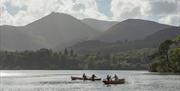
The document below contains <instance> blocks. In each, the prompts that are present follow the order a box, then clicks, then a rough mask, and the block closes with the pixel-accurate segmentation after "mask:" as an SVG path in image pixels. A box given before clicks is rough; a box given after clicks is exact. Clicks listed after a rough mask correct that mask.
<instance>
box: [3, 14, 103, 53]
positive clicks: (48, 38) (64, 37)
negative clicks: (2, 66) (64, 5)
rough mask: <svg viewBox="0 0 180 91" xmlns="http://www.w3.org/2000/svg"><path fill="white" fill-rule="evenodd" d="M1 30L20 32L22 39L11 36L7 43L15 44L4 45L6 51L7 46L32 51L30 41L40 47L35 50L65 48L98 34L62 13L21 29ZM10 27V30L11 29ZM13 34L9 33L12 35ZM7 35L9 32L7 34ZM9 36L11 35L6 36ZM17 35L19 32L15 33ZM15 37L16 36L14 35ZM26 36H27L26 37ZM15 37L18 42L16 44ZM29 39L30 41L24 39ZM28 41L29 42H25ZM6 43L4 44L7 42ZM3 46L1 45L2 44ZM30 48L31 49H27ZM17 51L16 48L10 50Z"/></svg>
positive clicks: (6, 28) (5, 28) (4, 28)
mask: <svg viewBox="0 0 180 91" xmlns="http://www.w3.org/2000/svg"><path fill="white" fill-rule="evenodd" d="M1 27H2V28H1V30H6V31H14V32H17V31H22V32H23V34H24V35H23V38H22V37H20V36H11V38H10V40H9V41H16V42H15V43H6V45H5V46H6V47H7V48H6V49H9V48H8V46H15V45H18V47H20V48H21V49H24V50H26V49H34V47H33V46H30V45H31V44H34V43H31V41H38V40H40V41H38V43H39V44H40V45H42V46H38V47H37V48H44V47H45V48H58V49H60V48H64V47H65V46H70V45H72V44H74V43H76V42H79V41H84V40H88V39H91V38H92V37H94V36H96V35H98V34H99V33H100V32H99V31H97V30H95V29H93V28H91V27H89V26H88V25H86V24H84V23H82V22H81V21H80V20H78V19H76V18H74V17H72V16H70V15H67V14H62V13H51V14H50V15H48V16H45V17H43V18H41V19H39V20H37V21H35V22H32V23H31V24H28V25H26V26H21V27H13V26H6V27H3V26H1ZM11 27H12V28H11ZM14 32H11V33H12V34H13V33H14ZM8 33H9V32H8ZM8 33H7V36H8V35H11V34H8ZM17 33H19V32H17ZM14 35H17V34H14ZM26 35H28V36H26ZM15 37H17V38H18V39H19V41H20V42H18V41H17V40H15V39H17V38H15ZM26 37H31V39H29V38H26ZM25 39H29V40H25ZM3 40H4V41H6V37H4V38H2V41H3ZM9 41H6V42H9ZM21 41H25V44H26V45H23V43H22V42H21ZM2 44H3V43H2ZM27 45H29V47H32V48H28V46H27ZM12 49H14V50H18V48H16V47H14V48H12Z"/></svg>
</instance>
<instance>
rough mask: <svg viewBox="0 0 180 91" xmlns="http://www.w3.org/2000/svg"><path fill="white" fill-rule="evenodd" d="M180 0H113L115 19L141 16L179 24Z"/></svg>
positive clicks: (112, 9) (141, 17)
mask: <svg viewBox="0 0 180 91" xmlns="http://www.w3.org/2000/svg"><path fill="white" fill-rule="evenodd" d="M179 3H180V1H179V0H112V1H111V11H112V13H113V19H114V20H120V21H122V20H125V19H129V18H140V19H148V20H154V21H158V22H161V23H166V24H171V25H179V24H180V21H179V20H180V10H178V9H179V7H178V6H180V4H179Z"/></svg>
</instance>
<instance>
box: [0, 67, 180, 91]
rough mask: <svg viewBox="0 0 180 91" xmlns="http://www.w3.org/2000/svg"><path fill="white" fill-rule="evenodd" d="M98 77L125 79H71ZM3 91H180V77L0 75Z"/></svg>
mask: <svg viewBox="0 0 180 91" xmlns="http://www.w3.org/2000/svg"><path fill="white" fill-rule="evenodd" d="M83 73H86V74H88V75H91V74H96V75H98V76H99V77H101V78H105V77H106V75H107V74H112V75H114V74H115V73H116V74H117V75H118V76H119V77H120V78H125V79H126V81H127V82H126V83H125V84H122V85H109V86H107V85H104V84H103V83H102V82H101V81H95V82H92V81H71V79H70V77H71V76H81V75H82V74H83ZM0 76H1V77H0V91H180V75H158V74H153V73H149V72H147V71H87V70H86V71H81V70H79V71H67V70H66V71H65V70H60V71H40V70H39V71H32V70H29V71H28V70H27V71H16V70H14V71H0Z"/></svg>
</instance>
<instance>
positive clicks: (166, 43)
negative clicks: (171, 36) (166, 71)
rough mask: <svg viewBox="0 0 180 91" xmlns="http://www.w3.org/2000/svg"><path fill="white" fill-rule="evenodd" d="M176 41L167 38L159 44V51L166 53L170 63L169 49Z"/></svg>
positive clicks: (162, 53)
mask: <svg viewBox="0 0 180 91" xmlns="http://www.w3.org/2000/svg"><path fill="white" fill-rule="evenodd" d="M173 43H174V41H172V40H166V41H164V42H163V43H161V44H160V46H159V52H160V54H161V55H165V57H166V61H167V63H168V64H169V49H170V46H171V45H172V44H173Z"/></svg>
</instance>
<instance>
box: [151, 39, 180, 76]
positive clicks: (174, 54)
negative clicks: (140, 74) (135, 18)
mask: <svg viewBox="0 0 180 91" xmlns="http://www.w3.org/2000/svg"><path fill="white" fill-rule="evenodd" d="M151 59H152V60H153V61H154V62H153V63H152V64H151V65H150V71H152V72H174V73H180V36H178V37H177V38H176V39H175V40H166V41H164V42H163V43H161V44H160V46H159V51H158V52H156V53H155V54H153V55H152V56H151Z"/></svg>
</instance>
